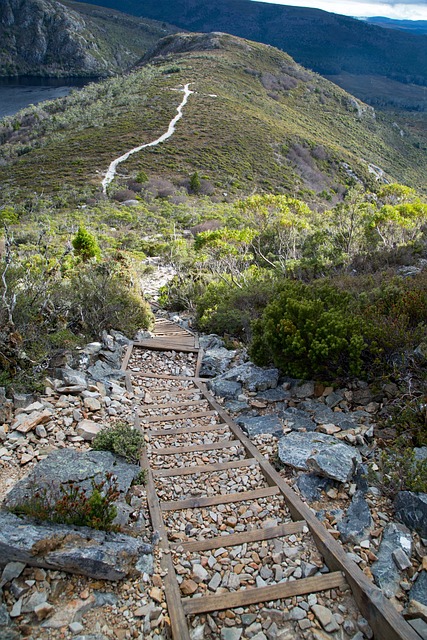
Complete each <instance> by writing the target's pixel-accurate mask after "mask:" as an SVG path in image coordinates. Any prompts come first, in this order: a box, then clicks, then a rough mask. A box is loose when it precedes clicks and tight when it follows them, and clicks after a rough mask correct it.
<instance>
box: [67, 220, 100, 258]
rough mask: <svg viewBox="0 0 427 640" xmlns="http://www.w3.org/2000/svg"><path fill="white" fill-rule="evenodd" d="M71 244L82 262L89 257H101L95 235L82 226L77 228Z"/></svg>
mask: <svg viewBox="0 0 427 640" xmlns="http://www.w3.org/2000/svg"><path fill="white" fill-rule="evenodd" d="M72 245H73V248H74V253H75V254H76V256H79V257H80V258H81V259H82V260H83V261H84V262H86V261H87V260H90V259H91V258H100V257H101V250H100V248H99V246H98V243H97V241H96V238H95V236H93V235H92V234H91V233H90V232H89V231H87V230H86V229H85V228H84V227H80V228H79V230H78V231H77V234H76V235H75V236H74V238H73V240H72Z"/></svg>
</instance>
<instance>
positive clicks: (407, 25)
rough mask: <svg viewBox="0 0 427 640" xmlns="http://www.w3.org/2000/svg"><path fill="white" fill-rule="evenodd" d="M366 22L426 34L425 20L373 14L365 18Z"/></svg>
mask: <svg viewBox="0 0 427 640" xmlns="http://www.w3.org/2000/svg"><path fill="white" fill-rule="evenodd" d="M366 22H369V23H370V24H376V25H377V26H379V27H384V29H401V30H403V31H409V32H411V33H418V34H421V33H423V34H427V20H393V19H392V18H384V17H382V16H375V17H372V18H366Z"/></svg>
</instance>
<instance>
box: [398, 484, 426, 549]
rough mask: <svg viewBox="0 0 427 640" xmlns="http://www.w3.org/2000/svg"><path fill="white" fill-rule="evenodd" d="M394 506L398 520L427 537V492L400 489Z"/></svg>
mask: <svg viewBox="0 0 427 640" xmlns="http://www.w3.org/2000/svg"><path fill="white" fill-rule="evenodd" d="M394 508H395V513H396V517H397V519H398V520H400V521H401V522H403V523H404V524H406V526H407V527H409V528H410V529H415V531H418V533H419V534H420V535H421V536H422V537H423V538H427V493H414V492H412V491H399V493H398V494H397V496H396V500H395V502H394Z"/></svg>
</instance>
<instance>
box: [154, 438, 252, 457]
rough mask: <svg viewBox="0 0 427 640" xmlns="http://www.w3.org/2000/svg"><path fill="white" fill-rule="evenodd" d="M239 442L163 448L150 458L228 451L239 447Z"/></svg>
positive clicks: (228, 441) (225, 441) (155, 451)
mask: <svg viewBox="0 0 427 640" xmlns="http://www.w3.org/2000/svg"><path fill="white" fill-rule="evenodd" d="M240 444H241V443H240V441H239V440H221V441H220V442H212V443H209V444H193V445H190V446H189V447H165V448H160V449H154V448H153V450H152V451H151V455H152V456H174V455H176V454H178V453H193V452H195V451H215V450H216V449H229V448H230V447H237V446H238V445H240Z"/></svg>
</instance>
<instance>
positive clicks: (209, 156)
mask: <svg viewBox="0 0 427 640" xmlns="http://www.w3.org/2000/svg"><path fill="white" fill-rule="evenodd" d="M187 82H191V83H192V85H191V88H192V89H193V90H194V91H195V94H194V95H192V96H190V99H189V101H188V104H187V105H186V107H185V112H184V115H183V118H182V120H181V121H180V122H179V123H178V126H177V129H176V132H175V134H174V135H173V136H172V137H171V138H170V139H169V140H167V141H166V142H164V143H163V144H162V145H159V146H156V147H151V148H147V149H144V150H143V151H141V152H140V153H138V154H135V155H133V156H131V158H129V160H128V161H127V162H126V163H123V164H121V165H120V168H119V174H120V175H121V176H123V178H122V181H121V182H122V183H123V184H125V183H126V181H128V180H129V179H130V178H132V177H135V176H136V175H137V173H138V172H141V171H143V172H145V173H146V174H147V175H148V176H149V177H150V178H151V177H156V178H161V179H167V180H169V181H172V183H173V184H174V185H175V186H179V185H180V184H182V183H183V181H185V180H188V178H189V176H191V175H192V174H193V173H194V172H195V171H198V172H199V173H200V175H201V176H204V177H205V178H206V179H208V180H209V181H210V182H211V184H212V185H213V189H214V195H215V196H216V197H221V198H222V197H224V196H223V194H224V193H227V194H228V195H229V196H230V195H231V196H232V195H233V194H235V195H239V194H241V193H253V192H255V191H260V190H261V191H263V190H264V191H278V192H286V193H292V194H294V195H302V196H307V199H308V200H312V201H324V200H326V201H330V200H335V201H336V199H339V198H340V196H341V194H342V193H343V191H344V189H345V186H346V185H348V184H349V183H352V182H355V181H358V180H360V181H362V182H363V183H365V184H369V183H371V184H372V183H373V182H374V181H375V176H376V175H383V177H384V178H386V179H388V180H390V181H397V182H403V183H406V184H409V185H411V186H414V187H416V188H419V189H422V188H423V187H424V188H425V181H424V176H425V173H426V168H427V167H426V164H427V156H426V154H425V152H424V150H423V149H421V148H417V146H416V144H414V140H413V139H412V137H411V136H410V135H404V136H403V137H402V136H401V134H400V129H399V128H397V127H393V126H392V125H391V123H389V122H388V121H387V120H386V119H384V118H383V117H378V116H376V114H375V112H374V111H373V109H372V108H371V107H368V106H366V105H364V104H363V103H361V102H359V101H358V100H356V99H355V98H354V97H352V96H350V95H349V94H347V93H346V92H345V91H343V90H342V89H340V88H339V87H337V86H336V85H334V84H332V83H330V82H328V81H327V80H324V79H323V78H322V77H320V76H318V75H316V74H314V73H312V72H309V71H307V70H305V69H304V68H302V67H301V66H299V65H297V64H296V63H295V62H294V61H293V60H292V59H291V58H290V57H289V56H288V55H287V54H285V53H283V52H281V51H279V50H277V49H274V48H272V47H269V46H266V45H262V44H258V43H254V42H250V41H247V40H242V39H239V38H236V37H233V36H229V35H226V34H209V35H197V34H178V35H172V36H168V37H167V38H165V39H163V40H162V41H161V43H159V44H158V45H157V46H156V49H155V50H154V51H153V52H152V53H151V54H150V55H147V56H146V57H145V59H144V62H143V64H142V66H141V67H140V68H139V69H137V70H135V71H133V72H132V73H129V74H127V75H126V76H124V77H117V78H114V79H110V80H107V81H105V82H103V83H100V84H97V85H89V86H88V87H86V88H85V89H83V90H82V91H81V92H75V93H74V94H72V95H71V96H69V97H68V98H64V99H62V100H60V101H55V102H51V103H44V104H41V105H37V106H36V107H32V108H30V109H27V110H26V111H23V112H21V113H20V114H18V115H17V116H15V117H13V118H6V119H5V120H4V121H3V124H2V125H0V141H1V147H0V154H1V166H0V180H1V182H2V183H3V185H4V190H3V193H5V194H7V193H8V192H10V190H12V191H19V192H20V193H21V195H22V194H25V193H26V192H28V191H36V192H43V193H45V194H46V193H51V192H60V191H66V190H67V189H69V188H75V187H78V188H84V189H86V190H89V191H91V192H93V193H96V192H99V191H100V187H101V181H102V177H103V175H104V174H105V172H106V170H107V168H108V166H109V164H110V162H111V161H112V160H113V159H114V158H117V157H118V156H121V155H122V154H123V153H125V152H126V151H128V150H129V149H132V148H133V147H136V146H138V145H140V144H144V143H147V142H151V141H153V140H155V139H156V138H158V137H159V136H160V135H162V134H163V133H165V132H166V130H167V127H168V124H169V122H170V120H171V119H172V118H173V116H174V115H175V113H176V108H177V106H178V104H179V103H180V101H181V98H182V94H181V93H178V92H177V89H179V88H182V86H183V85H184V84H185V83H187ZM117 184H120V178H119V179H118V180H116V185H117ZM113 188H114V186H113Z"/></svg>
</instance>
